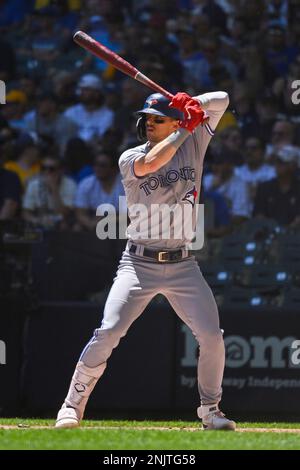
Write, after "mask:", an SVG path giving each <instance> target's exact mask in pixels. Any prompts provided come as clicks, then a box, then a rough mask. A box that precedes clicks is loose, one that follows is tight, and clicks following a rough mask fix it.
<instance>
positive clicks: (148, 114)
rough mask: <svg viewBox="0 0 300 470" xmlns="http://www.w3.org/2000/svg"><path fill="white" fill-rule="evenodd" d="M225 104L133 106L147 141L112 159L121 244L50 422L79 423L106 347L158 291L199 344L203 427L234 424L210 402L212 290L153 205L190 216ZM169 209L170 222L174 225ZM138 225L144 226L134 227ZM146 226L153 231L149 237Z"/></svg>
mask: <svg viewBox="0 0 300 470" xmlns="http://www.w3.org/2000/svg"><path fill="white" fill-rule="evenodd" d="M228 103H229V99H228V95H227V93H225V92H221V91H219V92H213V93H205V94H203V95H200V96H197V97H195V98H192V97H191V96H189V95H187V94H186V93H177V94H176V95H175V97H174V98H173V99H172V101H171V102H169V100H168V99H167V98H165V97H164V96H162V95H161V94H159V93H154V94H152V95H150V96H149V97H148V98H147V100H146V102H145V105H144V108H143V109H142V110H140V111H138V112H137V114H138V117H139V118H138V121H137V130H138V135H139V136H140V138H146V139H147V142H146V143H144V144H143V145H139V146H138V147H135V148H132V149H129V150H127V151H125V152H124V153H123V154H122V155H121V157H120V159H119V167H120V171H121V175H122V178H123V184H124V188H125V194H126V198H127V207H128V210H129V217H130V224H129V227H128V229H127V233H128V242H127V246H126V249H125V250H124V252H123V255H122V258H121V260H120V264H119V268H118V271H117V275H116V277H115V279H114V283H113V285H112V288H111V290H110V293H109V295H108V298H107V301H106V304H105V308H104V313H103V320H102V323H101V326H100V328H98V329H96V330H95V331H94V335H93V337H92V339H91V340H90V341H89V343H88V344H87V345H86V347H85V348H84V350H83V352H82V354H81V356H80V359H79V362H78V363H77V365H76V369H75V372H74V375H73V378H72V381H71V385H70V388H69V391H68V394H67V397H66V399H65V401H64V403H63V405H62V408H61V409H60V410H59V412H58V416H57V421H56V427H64V428H66V427H76V426H78V425H79V423H80V420H81V419H82V417H83V414H84V410H85V406H86V404H87V401H88V398H89V396H90V394H91V392H92V390H93V388H94V386H95V385H96V382H97V380H98V379H99V378H100V377H101V376H102V374H103V372H104V370H105V368H106V363H107V360H108V358H109V357H110V355H111V353H112V350H113V349H114V348H115V347H116V346H117V345H118V344H119V341H120V339H121V338H122V337H123V336H125V335H126V333H127V330H128V328H129V327H130V325H131V324H132V323H133V322H134V320H136V319H137V318H138V317H139V315H141V313H142V312H143V310H144V309H145V307H146V306H147V304H148V303H149V302H150V300H151V299H152V298H153V297H154V296H156V295H157V294H158V293H161V294H163V295H164V296H165V297H166V298H167V299H168V300H169V302H170V304H171V306H172V307H173V309H174V310H175V312H176V313H177V315H178V316H179V317H180V318H181V319H182V320H183V321H184V322H185V323H186V324H187V325H188V326H189V327H190V329H191V330H192V332H193V334H194V336H195V338H196V340H197V341H198V343H199V345H200V355H199V361H198V387H199V394H200V400H201V405H200V406H199V407H198V410H197V411H198V416H199V418H200V419H202V425H203V428H204V429H226V430H235V426H236V425H235V422H234V421H231V420H229V419H227V418H226V417H225V415H224V414H223V413H222V412H221V411H220V410H219V406H218V404H219V402H220V400H221V394H222V388H221V384H222V378H223V370H224V363H225V349H224V342H223V336H222V332H221V330H220V327H219V316H218V309H217V305H216V302H215V300H214V297H213V294H212V291H211V289H210V288H209V287H208V285H207V283H206V281H205V280H204V278H203V276H202V273H201V271H200V269H199V266H198V264H197V262H196V260H195V257H194V256H192V254H191V251H190V250H189V249H188V248H189V246H190V243H191V238H190V237H189V235H187V236H186V235H185V232H184V235H183V236H182V237H181V238H178V237H177V238H176V237H175V236H173V237H172V236H165V227H163V221H162V220H160V221H159V219H158V218H157V217H156V215H157V214H156V213H155V211H156V210H157V206H160V205H162V206H163V205H168V206H169V207H172V208H173V207H174V206H176V207H177V208H178V207H179V208H181V209H182V208H185V207H184V206H186V205H187V206H188V207H190V208H192V209H191V210H192V216H194V215H195V211H196V203H197V201H198V199H199V193H200V183H201V177H202V167H203V159H204V155H205V152H206V149H207V146H208V144H209V141H210V139H211V137H212V136H213V134H214V130H215V128H216V126H217V124H218V122H219V120H220V118H221V116H222V115H223V113H224V111H225V110H226V108H227V106H228ZM137 204H138V205H139V207H140V206H142V207H146V208H148V209H149V210H148V212H147V211H146V212H145V211H144V212H143V211H142V214H143V215H142V216H141V215H139V212H138V211H136V210H135V209H134V208H135V207H136V205H137ZM152 208H154V211H151V210H150V209H152ZM153 212H154V217H153ZM176 214H177V213H176V212H174V217H173V218H172V221H170V223H169V227H170V228H174V227H175V226H176V222H177V221H176V217H177V216H176ZM183 214H185V212H184V211H183ZM183 217H184V215H183ZM141 219H142V220H141ZM147 219H148V220H147ZM170 220H171V219H170ZM193 220H194V219H193ZM155 221H156V222H155ZM145 222H149V223H148V225H147V224H145ZM155 223H156V226H155V227H153V224H155ZM183 223H185V221H183ZM138 225H140V226H141V225H143V227H146V228H144V229H143V230H140V231H139V230H137V227H138ZM147 227H148V228H147ZM153 228H155V229H156V230H154V233H155V236H151V235H152V233H153ZM157 235H158V236H157Z"/></svg>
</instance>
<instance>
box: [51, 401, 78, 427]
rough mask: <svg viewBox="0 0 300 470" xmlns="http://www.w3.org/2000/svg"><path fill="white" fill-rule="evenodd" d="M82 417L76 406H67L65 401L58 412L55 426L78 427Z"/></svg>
mask: <svg viewBox="0 0 300 470" xmlns="http://www.w3.org/2000/svg"><path fill="white" fill-rule="evenodd" d="M79 423H80V418H79V417H78V412H77V411H76V409H75V408H71V407H69V406H67V405H66V404H65V403H64V404H63V406H62V407H61V409H60V410H59V412H58V415H57V418H56V423H55V427H56V428H78V426H79Z"/></svg>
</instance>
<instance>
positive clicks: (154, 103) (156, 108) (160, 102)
mask: <svg viewBox="0 0 300 470" xmlns="http://www.w3.org/2000/svg"><path fill="white" fill-rule="evenodd" d="M169 103H170V100H169V99H168V98H166V97H165V96H163V95H161V94H160V93H153V94H152V95H150V96H148V98H147V99H146V101H145V104H144V107H143V109H140V110H139V111H137V114H156V115H157V116H166V117H170V118H173V119H179V120H180V121H182V120H183V119H184V114H183V113H182V112H181V111H179V110H178V109H176V108H169Z"/></svg>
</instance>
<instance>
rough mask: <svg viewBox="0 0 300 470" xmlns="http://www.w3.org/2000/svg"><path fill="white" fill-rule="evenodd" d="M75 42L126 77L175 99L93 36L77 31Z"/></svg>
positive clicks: (74, 37)
mask: <svg viewBox="0 0 300 470" xmlns="http://www.w3.org/2000/svg"><path fill="white" fill-rule="evenodd" d="M73 40H74V41H75V42H76V43H77V44H78V45H79V46H81V47H83V48H84V49H86V50H87V51H89V52H91V53H92V54H94V55H95V56H96V57H98V58H99V59H102V60H104V61H105V62H108V63H109V64H111V65H113V66H114V67H115V68H116V69H118V70H120V71H121V72H123V73H125V74H126V75H129V77H132V78H134V80H138V81H139V82H141V83H143V84H144V85H146V86H147V87H149V88H151V89H152V90H154V91H157V92H158V93H161V94H162V95H164V96H166V97H167V98H168V99H169V100H171V99H172V98H173V96H174V95H172V93H170V92H168V91H167V90H165V89H164V88H162V87H161V86H160V85H158V84H157V83H155V82H153V80H151V79H150V78H148V77H147V76H146V75H144V74H143V73H141V72H140V71H139V70H138V69H136V68H135V67H133V65H131V64H130V63H129V62H127V61H126V60H125V59H122V57H120V56H119V55H118V54H116V53H115V52H113V51H111V50H110V49H109V48H108V47H106V46H104V45H103V44H101V43H100V42H98V41H96V40H95V39H93V38H91V36H89V35H88V34H86V33H84V32H83V31H77V32H76V33H75V34H74V36H73Z"/></svg>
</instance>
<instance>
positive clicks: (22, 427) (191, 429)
mask: <svg viewBox="0 0 300 470" xmlns="http://www.w3.org/2000/svg"><path fill="white" fill-rule="evenodd" d="M2 429H3V430H5V429H8V430H9V429H20V430H26V429H56V428H55V427H54V426H37V425H33V426H30V425H27V424H22V423H20V424H18V425H10V424H8V425H5V424H3V425H0V430H2ZM78 429H84V430H87V429H98V430H99V431H101V430H103V431H104V430H114V429H115V430H122V431H124V430H133V431H187V432H195V431H202V429H201V427H199V428H195V427H182V428H180V427H175V426H174V427H163V426H132V427H131V426H81V427H80V428H78ZM235 432H260V433H262V432H268V433H289V434H300V428H298V429H297V428H294V429H293V428H237V429H236V431H235Z"/></svg>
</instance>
